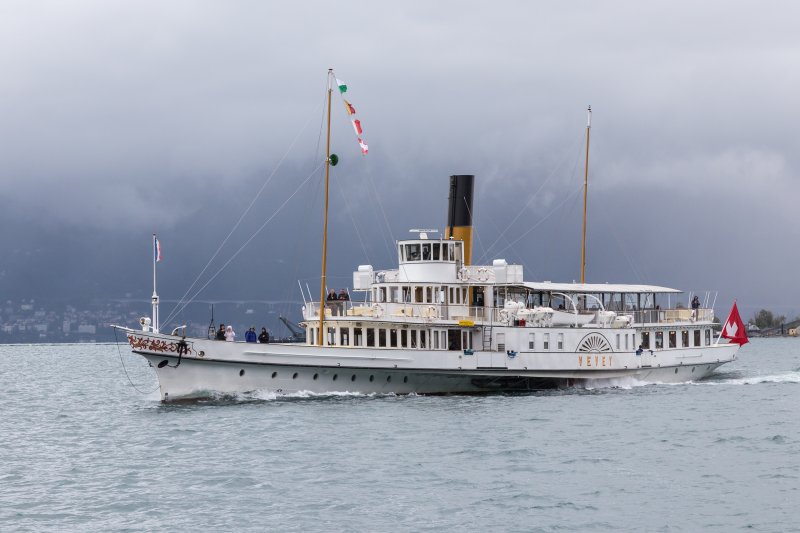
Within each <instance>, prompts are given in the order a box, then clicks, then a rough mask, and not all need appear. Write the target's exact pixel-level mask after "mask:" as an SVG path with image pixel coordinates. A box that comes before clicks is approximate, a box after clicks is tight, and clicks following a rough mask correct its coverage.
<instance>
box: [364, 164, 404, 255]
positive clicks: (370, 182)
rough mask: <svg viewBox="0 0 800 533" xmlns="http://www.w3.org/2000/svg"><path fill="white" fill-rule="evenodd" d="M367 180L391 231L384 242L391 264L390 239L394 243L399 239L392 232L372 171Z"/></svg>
mask: <svg viewBox="0 0 800 533" xmlns="http://www.w3.org/2000/svg"><path fill="white" fill-rule="evenodd" d="M367 181H368V182H369V184H370V187H371V188H372V193H373V194H374V196H375V200H376V203H377V204H378V207H379V208H380V209H379V210H380V213H381V215H382V216H383V222H384V224H386V228H385V229H386V230H388V232H389V237H390V238H389V239H386V237H385V234H384V241H383V244H384V246H386V251H387V252H388V256H387V257H388V259H389V264H391V261H392V257H393V254H392V248H391V247H390V246H389V241H391V242H392V243H394V242H396V241H397V239H395V238H394V235H393V234H392V227H391V226H390V225H389V219H387V218H386V210H385V209H384V208H383V204H382V203H381V197H380V195H379V194H378V189H377V188H376V187H375V182H374V181H373V180H372V175H371V174H370V173H367ZM383 231H384V228H383V227H381V233H383Z"/></svg>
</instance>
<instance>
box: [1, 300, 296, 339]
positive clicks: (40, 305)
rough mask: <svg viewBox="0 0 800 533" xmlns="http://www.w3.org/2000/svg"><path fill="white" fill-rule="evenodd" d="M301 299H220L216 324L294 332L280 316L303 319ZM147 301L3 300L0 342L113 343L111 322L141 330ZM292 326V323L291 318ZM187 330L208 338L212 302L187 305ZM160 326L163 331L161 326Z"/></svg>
mask: <svg viewBox="0 0 800 533" xmlns="http://www.w3.org/2000/svg"><path fill="white" fill-rule="evenodd" d="M301 305H302V302H264V301H261V302H220V303H216V304H215V305H214V323H213V325H219V323H220V322H222V323H225V324H230V325H232V326H233V327H234V330H235V331H236V332H237V334H238V335H240V336H241V339H242V340H243V339H244V333H245V331H246V329H247V328H249V327H256V328H257V329H258V331H260V330H261V328H262V327H266V328H267V330H268V331H269V332H270V335H271V336H272V338H273V339H275V340H279V339H282V338H286V337H289V336H291V334H292V333H291V331H290V330H289V329H288V327H287V326H285V325H284V324H283V323H282V322H281V321H280V320H279V317H280V316H289V317H293V318H291V319H290V321H291V320H294V321H296V320H299V310H300V306H301ZM172 308H173V304H169V305H164V304H163V303H162V307H161V316H162V318H163V317H165V316H166V312H167V311H169V310H171V309H172ZM150 314H151V307H150V304H149V302H142V301H139V300H126V299H121V300H92V301H86V302H81V303H76V302H71V303H63V302H62V303H59V302H45V301H38V300H34V299H21V300H5V301H3V302H2V303H0V343H1V344H28V343H62V342H70V343H80V342H114V340H115V339H116V338H119V333H117V337H115V334H114V330H113V329H112V328H111V327H109V326H110V325H111V324H117V325H121V326H127V327H131V328H137V327H138V325H139V318H140V317H142V316H149V315H150ZM292 324H294V322H292ZM176 325H181V326H182V325H185V326H186V334H187V335H188V336H193V337H204V336H206V335H207V333H208V328H209V326H210V325H212V321H211V304H210V303H208V302H203V303H198V304H193V305H191V306H188V307H187V309H186V311H185V312H183V313H181V315H180V322H179V323H176V324H170V325H168V326H167V327H168V328H169V329H171V328H174V327H175V326H176ZM162 329H164V328H163V327H162Z"/></svg>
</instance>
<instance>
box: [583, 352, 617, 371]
mask: <svg viewBox="0 0 800 533" xmlns="http://www.w3.org/2000/svg"><path fill="white" fill-rule="evenodd" d="M613 358H614V356H613V355H600V354H588V355H579V356H578V366H579V367H583V368H606V367H610V366H611V363H612V360H613Z"/></svg>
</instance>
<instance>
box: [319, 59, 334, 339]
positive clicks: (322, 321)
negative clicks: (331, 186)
mask: <svg viewBox="0 0 800 533" xmlns="http://www.w3.org/2000/svg"><path fill="white" fill-rule="evenodd" d="M332 79H333V69H332V68H329V69H328V138H327V142H326V147H325V214H324V216H323V224H322V276H321V279H320V286H319V332H317V345H318V346H322V341H323V339H324V338H325V337H324V335H323V333H322V329H323V326H324V324H325V284H326V272H325V271H326V269H327V260H328V181H329V176H330V169H331V93H332V92H333V85H332V82H331V80H332Z"/></svg>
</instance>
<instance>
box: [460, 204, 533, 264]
mask: <svg viewBox="0 0 800 533" xmlns="http://www.w3.org/2000/svg"><path fill="white" fill-rule="evenodd" d="M464 206H465V207H466V208H467V212H468V213H469V218H470V220H472V231H473V233H474V234H475V239H476V240H477V241H478V244H480V246H481V248H483V243H482V242H481V238H480V235H478V230H477V229H476V228H477V226H476V225H475V219H474V217H473V215H472V210H471V209H470V208H469V203H468V202H467V199H466V198H464ZM488 220H489V223H490V224H491V225H492V226H493V228H494V229H495V230H497V226H495V225H494V222H492V219H491V217H489V219H488ZM507 240H508V239H506V241H507ZM514 255H515V256H516V257H519V259H520V261H519V262H520V263H522V266H523V267H524V268H525V270H528V266H527V265H525V261H523V260H522V256H521V255H518V254H517V253H516V252H514ZM472 264H474V265H477V264H478V262H477V261H473V263H472Z"/></svg>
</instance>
